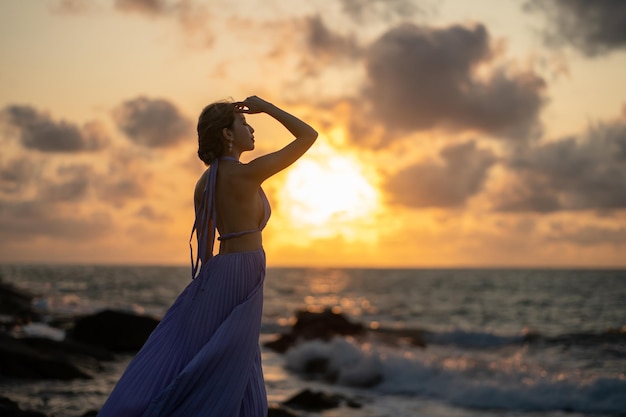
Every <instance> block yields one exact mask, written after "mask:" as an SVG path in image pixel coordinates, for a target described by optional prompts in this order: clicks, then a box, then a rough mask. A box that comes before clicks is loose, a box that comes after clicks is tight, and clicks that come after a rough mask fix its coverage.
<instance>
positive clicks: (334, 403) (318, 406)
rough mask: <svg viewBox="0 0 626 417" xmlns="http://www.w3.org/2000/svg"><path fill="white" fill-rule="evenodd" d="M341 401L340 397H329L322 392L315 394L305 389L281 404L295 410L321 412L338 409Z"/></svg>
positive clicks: (333, 395)
mask: <svg viewBox="0 0 626 417" xmlns="http://www.w3.org/2000/svg"><path fill="white" fill-rule="evenodd" d="M342 399H343V397H341V396H340V395H335V394H332V395H330V394H325V393H323V392H315V391H311V390H308V389H305V390H303V391H300V392H299V393H297V394H296V395H294V396H293V397H291V398H290V399H288V400H287V401H285V402H284V403H283V404H285V405H286V406H289V407H292V408H295V409H301V410H307V411H322V410H328V409H331V408H337V407H339V405H340V404H341V400H342Z"/></svg>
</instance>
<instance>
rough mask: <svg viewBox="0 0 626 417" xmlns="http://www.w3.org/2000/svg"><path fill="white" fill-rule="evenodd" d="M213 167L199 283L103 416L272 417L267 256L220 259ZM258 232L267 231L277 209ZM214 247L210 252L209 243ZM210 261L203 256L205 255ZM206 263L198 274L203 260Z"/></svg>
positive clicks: (202, 221) (204, 208) (156, 334)
mask: <svg viewBox="0 0 626 417" xmlns="http://www.w3.org/2000/svg"><path fill="white" fill-rule="evenodd" d="M217 168H218V162H217V161H216V162H214V163H213V164H211V167H210V168H209V174H208V178H207V184H206V186H205V189H204V193H203V196H202V203H201V205H200V208H199V209H198V211H197V213H196V221H195V223H194V227H193V229H192V237H193V232H194V230H196V228H198V229H199V228H201V227H202V228H203V232H204V233H203V234H202V236H209V238H208V239H203V240H204V241H201V242H200V243H199V247H198V257H197V258H196V260H195V262H194V259H193V256H192V277H193V278H194V279H193V280H192V281H191V283H190V284H189V285H188V286H187V288H185V289H184V290H183V292H182V293H181V294H180V295H179V296H178V298H177V299H176V301H175V302H174V303H173V304H172V306H171V307H170V308H169V310H168V311H167V313H166V314H165V316H164V317H163V319H162V320H161V322H160V323H159V325H158V326H157V327H156V329H155V330H154V331H153V332H152V334H151V335H150V337H149V338H148V340H147V341H146V343H145V344H144V346H143V347H142V348H141V350H140V351H139V352H138V353H137V355H136V356H135V358H134V359H133V360H132V361H131V363H130V364H129V365H128V368H127V369H126V371H125V372H124V374H123V375H122V377H121V378H120V380H119V381H118V383H117V385H116V386H115V388H114V389H113V391H112V393H111V395H110V396H109V398H108V399H107V401H106V402H105V404H104V406H103V407H102V409H101V410H100V413H99V414H98V417H113V416H115V417H157V416H158V417H200V416H202V417H230V416H245V417H265V416H266V415H267V397H266V393H265V383H264V380H263V372H262V369H261V351H260V347H259V332H260V327H261V314H262V310H263V281H264V279H265V252H264V251H263V249H258V250H256V251H250V252H238V253H229V254H218V255H216V256H213V241H214V236H215V218H216V217H215V182H216V178H217ZM259 193H260V195H261V198H262V200H263V205H264V208H265V214H264V219H263V221H262V223H261V224H260V225H259V228H258V229H256V230H250V231H244V232H237V233H233V234H231V235H223V236H221V239H222V240H224V239H226V238H230V237H235V236H239V235H241V234H245V233H251V232H256V231H258V230H262V229H263V228H264V227H265V225H266V224H267V221H268V219H269V216H270V207H269V203H268V201H267V198H266V196H265V194H264V193H263V191H262V190H261V189H259ZM207 241H208V242H209V246H210V247H209V248H208V250H205V249H207V248H206V242H207ZM205 253H206V254H208V259H201V258H202V257H203V256H202V254H205ZM199 261H200V262H201V266H200V270H199V271H198V263H199Z"/></svg>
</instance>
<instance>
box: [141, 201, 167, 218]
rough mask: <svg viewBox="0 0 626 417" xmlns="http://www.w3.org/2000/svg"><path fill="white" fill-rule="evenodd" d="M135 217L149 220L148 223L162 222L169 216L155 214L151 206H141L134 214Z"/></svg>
mask: <svg viewBox="0 0 626 417" xmlns="http://www.w3.org/2000/svg"><path fill="white" fill-rule="evenodd" d="M135 216H136V217H138V218H141V219H144V220H149V221H162V220H168V219H169V216H167V215H165V214H162V213H157V212H156V211H155V210H154V209H153V208H152V206H150V205H148V204H145V205H143V206H141V207H140V208H139V210H137V211H136V212H135Z"/></svg>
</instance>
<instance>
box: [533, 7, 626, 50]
mask: <svg viewBox="0 0 626 417" xmlns="http://www.w3.org/2000/svg"><path fill="white" fill-rule="evenodd" d="M524 8H525V10H527V11H532V12H535V11H539V12H543V13H544V14H545V16H546V17H547V24H548V26H547V28H546V29H545V30H544V39H545V41H546V43H547V44H548V45H550V46H553V47H559V46H563V45H567V44H569V45H571V46H573V47H574V48H576V49H578V50H579V51H581V52H582V53H583V54H585V55H587V56H589V57H594V56H598V55H602V54H606V53H608V52H611V51H613V50H616V49H621V48H624V47H626V30H624V28H625V27H626V2H624V1H622V0H593V1H589V0H551V1H544V0H530V1H527V2H526V3H525V4H524Z"/></svg>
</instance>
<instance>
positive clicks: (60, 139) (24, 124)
mask: <svg viewBox="0 0 626 417" xmlns="http://www.w3.org/2000/svg"><path fill="white" fill-rule="evenodd" d="M1 113H2V114H1V116H2V119H3V120H4V121H5V123H7V124H8V125H9V126H12V127H14V128H15V129H16V130H17V132H18V137H19V140H20V143H21V144H22V146H24V147H25V148H28V149H36V150H38V151H41V152H79V151H93V150H98V149H101V148H102V147H104V146H105V145H106V144H107V143H108V141H109V139H108V136H107V134H106V131H105V130H104V128H103V127H102V125H101V124H99V123H97V122H90V123H87V124H85V125H84V126H83V127H79V126H77V125H75V124H73V123H69V122H66V121H65V120H61V121H54V120H52V119H51V118H50V116H49V115H47V114H45V113H41V112H39V111H37V110H36V109H34V108H33V107H31V106H8V107H6V108H5V109H4V110H2V112H1Z"/></svg>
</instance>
